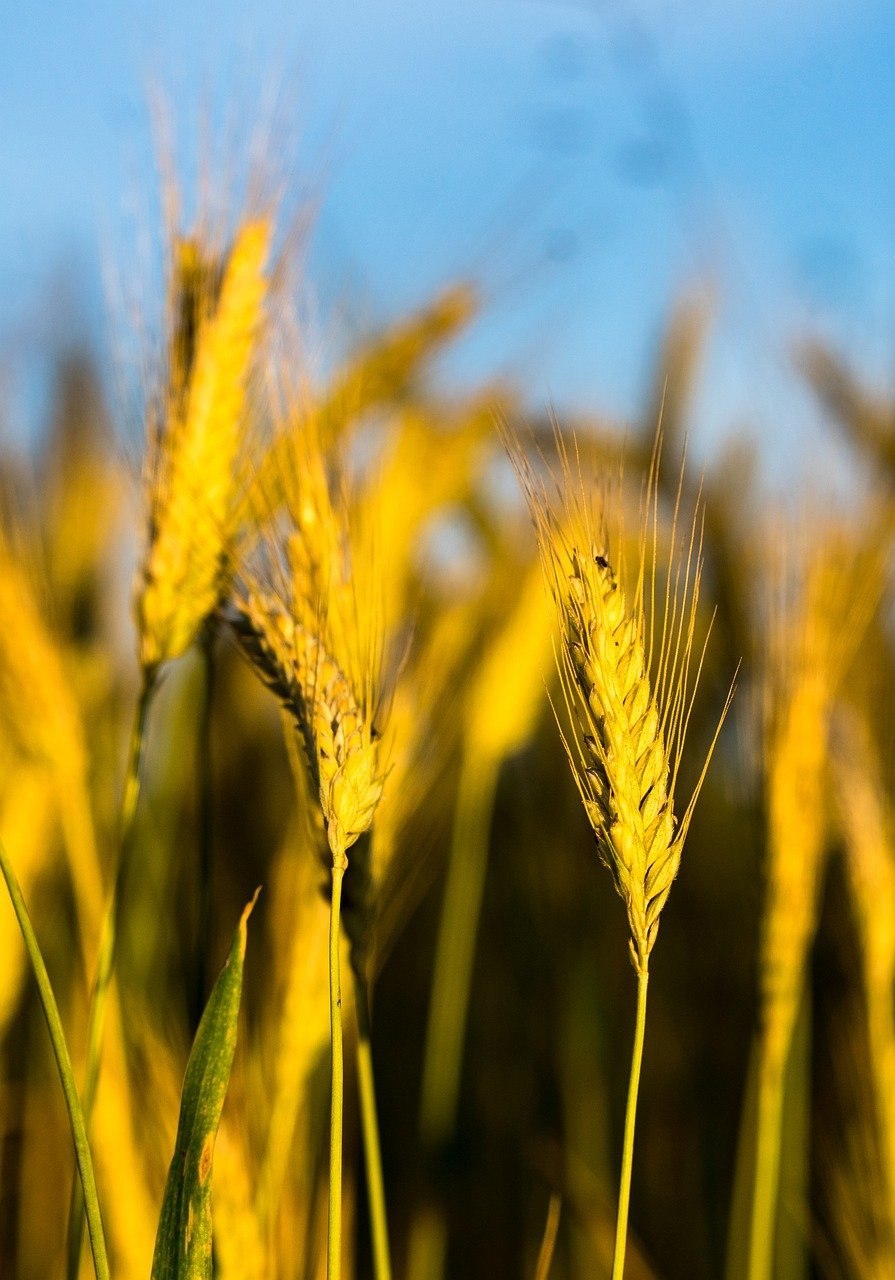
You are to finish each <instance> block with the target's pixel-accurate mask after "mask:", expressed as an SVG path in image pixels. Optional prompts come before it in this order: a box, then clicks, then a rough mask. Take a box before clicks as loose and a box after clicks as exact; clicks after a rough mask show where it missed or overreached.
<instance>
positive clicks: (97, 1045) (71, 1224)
mask: <svg viewBox="0 0 895 1280" xmlns="http://www.w3.org/2000/svg"><path fill="white" fill-rule="evenodd" d="M155 689H156V682H155V674H154V672H151V671H147V672H145V673H144V676H143V684H142V687H141V689H140V696H139V698H138V700H137V706H136V710H135V713H134V722H133V727H132V729H131V740H130V745H129V747H128V755H127V772H126V774H125V778H124V793H123V795H122V799H121V817H120V835H119V842H118V863H117V866H116V869H115V879H114V882H113V886H112V894H111V897H110V899H109V902H108V904H107V906H106V914H105V918H104V920H103V929H102V933H101V935H100V941H99V954H98V956H97V961H96V978H95V980H94V984H93V993H92V996H91V1000H90V1016H89V1019H88V1024H87V1065H86V1073H85V1078H84V1092H83V1108H84V1122H85V1124H86V1126H87V1128H88V1129H89V1128H90V1121H91V1118H92V1116H93V1107H94V1103H95V1102H96V1090H97V1085H98V1084H99V1070H100V1062H101V1059H102V1041H103V1029H104V1026H105V1019H106V1006H107V1004H108V998H109V990H110V988H111V984H112V975H113V973H114V971H115V960H116V950H117V939H118V916H119V911H120V907H121V896H122V889H123V886H124V880H125V876H126V874H127V871H128V866H129V863H130V852H131V847H132V844H133V835H134V821H135V818H136V815H137V805H138V802H139V799H140V766H141V763H142V760H143V745H144V741H145V737H146V723H147V718H148V715H149V708H150V704H151V702H152V698H153V694H154V693H155ZM83 1233H84V1214H83V1203H82V1199H81V1188H80V1184H79V1183H77V1182H75V1183H74V1185H73V1186H72V1195H71V1202H70V1205H69V1219H68V1262H67V1269H66V1275H67V1277H68V1280H77V1275H78V1269H79V1266H80V1260H81V1246H82V1243H83Z"/></svg>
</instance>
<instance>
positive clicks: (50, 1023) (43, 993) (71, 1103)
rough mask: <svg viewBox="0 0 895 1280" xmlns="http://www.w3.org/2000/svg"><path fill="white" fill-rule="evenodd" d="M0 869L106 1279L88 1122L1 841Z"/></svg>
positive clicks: (99, 1275)
mask: <svg viewBox="0 0 895 1280" xmlns="http://www.w3.org/2000/svg"><path fill="white" fill-rule="evenodd" d="M0 870H2V872H3V877H4V879H5V880H6V887H7V888H8V890H9V896H10V898H11V900H12V906H13V910H14V911H15V913H16V919H17V920H18V922H19V928H20V929H21V931H22V937H23V939H24V941H25V948H26V950H27V952H28V957H29V959H30V961H31V967H32V969H33V970H34V977H35V979H36V980H37V989H38V992H39V993H40V1002H41V1005H42V1006H43V1011H44V1017H45V1018H46V1022H47V1030H48V1031H49V1033H50V1040H51V1042H52V1045H53V1053H54V1055H55V1057H56V1065H57V1067H58V1068H59V1079H60V1081H61V1082H62V1092H63V1094H64V1095H65V1105H66V1108H67V1110H68V1119H69V1123H70V1125H71V1133H72V1139H73V1140H74V1144H75V1159H76V1160H77V1164H78V1173H79V1174H80V1178H81V1186H82V1188H83V1194H84V1206H85V1208H86V1211H87V1232H88V1235H89V1237H90V1249H91V1252H92V1253H93V1270H94V1272H95V1273H96V1280H109V1262H108V1258H107V1257H106V1241H105V1236H104V1234H103V1222H102V1216H101V1214H100V1210H99V1197H98V1196H97V1192H96V1178H95V1176H94V1172H93V1160H92V1158H91V1155H90V1145H89V1143H88V1141H87V1126H86V1124H85V1121H84V1113H83V1111H82V1110H81V1103H80V1100H79V1098H78V1088H77V1085H76V1084H75V1075H74V1071H73V1070H72V1065H71V1058H70V1057H69V1052H68V1046H67V1045H66V1043H65V1033H64V1031H63V1030H62V1019H61V1018H60V1017H59V1008H58V1006H57V1004H56V998H55V996H54V995H53V988H52V986H51V985H50V978H49V975H48V974H47V968H46V965H45V964H44V960H43V956H42V955H41V951H40V946H39V944H38V941H37V938H36V936H35V933H34V929H33V927H32V925H31V918H30V916H29V915H28V908H27V907H26V906H25V900H24V898H23V897H22V891H21V889H20V888H19V882H18V880H17V879H16V876H15V872H14V871H13V869H12V865H11V864H10V862H9V859H8V858H7V855H6V849H5V848H4V846H3V844H2V842H0Z"/></svg>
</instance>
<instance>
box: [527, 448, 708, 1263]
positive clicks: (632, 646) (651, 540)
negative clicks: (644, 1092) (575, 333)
mask: <svg viewBox="0 0 895 1280" xmlns="http://www.w3.org/2000/svg"><path fill="white" fill-rule="evenodd" d="M555 443H556V450H557V454H558V456H559V458H560V461H561V464H562V479H561V487H560V488H559V494H558V500H557V501H556V502H551V500H550V498H549V497H548V494H547V492H546V490H545V487H544V485H543V483H541V482H539V481H538V480H537V479H536V477H535V474H534V471H533V469H532V467H531V466H530V465H529V464H528V463H526V462H525V461H524V460H520V456H519V453H518V450H515V451H514V461H515V462H516V466H517V471H518V473H519V474H520V476H521V478H522V481H523V485H524V488H525V491H526V495H527V498H528V502H529V506H530V509H531V511H532V515H533V518H534V522H535V527H536V529H537V533H538V543H539V546H540V551H541V559H542V563H543V567H544V572H545V575H546V578H547V581H548V583H549V586H550V590H551V593H552V596H553V600H554V604H555V607H556V615H557V621H558V631H559V636H558V643H557V665H558V668H559V675H560V680H561V683H562V689H563V696H564V701H565V704H566V709H567V711H568V713H569V720H570V725H571V727H570V729H569V731H568V733H566V732H563V731H562V729H561V732H563V741H564V744H565V747H566V752H567V755H568V758H569V762H570V764H571V766H572V771H573V774H574V776H575V781H576V784H577V786H578V790H579V792H580V794H581V798H582V801H583V802H584V808H585V812H586V814H587V817H588V819H589V821H590V824H591V828H592V829H593V832H594V835H595V837H596V842H597V848H598V851H599V854H600V857H601V858H602V860H603V861H604V862H605V863H606V865H607V866H608V867H609V869H610V871H611V872H612V876H613V880H614V882H615V887H616V889H617V891H618V893H619V895H620V896H621V898H622V899H623V901H624V903H625V907H626V910H627V916H628V926H629V930H630V942H629V947H630V953H631V960H632V963H633V965H634V970H635V972H636V974H637V1013H636V1020H635V1032H634V1048H633V1053H632V1058H631V1074H630V1080H629V1086H628V1103H627V1109H626V1115H625V1133H624V1142H623V1150H622V1167H621V1177H620V1184H619V1204H618V1216H617V1221H616V1238H615V1253H614V1259H613V1266H612V1277H613V1280H621V1277H622V1275H623V1274H624V1263H625V1250H626V1242H627V1223H628V1205H629V1199H630V1186H631V1170H632V1163H633V1150H634V1126H635V1118H636V1108H637V1094H638V1090H639V1083H640V1068H641V1062H642V1056H643V1042H644V1033H645V1027H646V999H647V988H648V982H649V957H650V954H651V952H652V949H653V947H654V946H655V942H656V935H657V932H658V928H659V919H660V916H661V913H662V909H663V907H664V906H665V903H666V900H667V898H668V894H669V891H670V889H671V884H672V881H673V880H674V877H675V875H676V874H677V871H678V867H679V865H680V859H681V849H682V847H683V843H684V840H685V838H686V834H687V830H688V828H689V825H690V820H691V818H692V815H693V809H694V806H695V804H696V800H697V797H698V795H699V791H700V789H701V787H702V784H703V781H704V779H705V776H706V771H707V769H708V764H709V759H710V758H711V754H712V751H713V749H714V746H715V743H716V742H717V738H718V734H719V733H720V729H721V723H722V722H723V719H724V715H725V714H726V711H727V708H728V706H729V704H730V696H728V700H727V703H726V704H725V707H724V710H723V711H722V715H721V718H720V721H719V724H718V728H717V729H716V732H715V736H714V738H713V740H712V743H711V744H710V747H709V750H708V753H707V755H706V759H705V762H704V764H703V768H702V771H701V773H700V775H699V778H698V780H697V783H696V786H695V788H694V790H693V793H692V795H691V797H690V800H689V802H688V803H687V805H686V807H685V809H684V811H683V813H682V814H681V815H680V816H679V817H678V816H677V815H676V814H675V809H674V789H675V783H676V781H677V776H678V771H679V767H680V761H681V752H682V749H683V744H684V738H685V735H686V730H687V725H688V722H689V718H690V713H691V710H692V706H693V698H694V696H695V688H696V684H697V683H698V678H699V672H700V670H701V666H702V657H701V656H700V658H699V660H698V663H697V666H696V670H695V672H693V670H692V657H693V653H694V647H695V638H696V621H697V603H698V599H699V588H700V581H701V573H702V557H701V541H702V534H701V523H700V521H699V517H698V512H697V513H694V517H693V521H692V524H691V525H690V528H689V531H688V532H686V533H685V534H684V535H683V537H682V538H680V539H679V520H680V503H681V491H682V487H683V466H682V469H681V476H680V480H679V484H678V489H677V498H676V501H675V505H674V511H673V515H672V521H671V530H670V546H671V555H670V560H669V564H668V568H667V574H666V579H665V584H664V588H660V586H659V579H658V566H657V560H658V554H657V549H658V537H659V506H658V467H659V453H660V449H661V432H659V433H658V434H657V438H656V444H655V448H654V452H653V457H652V461H651V465H650V468H649V472H648V477H647V481H646V485H645V490H644V496H643V500H642V506H641V518H640V532H639V539H638V560H637V568H636V573H635V576H634V585H633V592H632V593H631V594H629V593H628V591H627V590H626V588H625V584H624V578H625V539H624V514H623V507H622V497H621V491H620V490H621V477H619V481H618V485H617V487H615V488H614V489H611V488H609V487H608V486H607V485H605V483H604V485H603V489H602V491H601V492H600V491H599V490H596V487H595V486H589V485H588V484H587V483H586V482H585V480H584V477H583V475H582V471H581V462H580V455H579V454H578V452H577V445H576V446H575V460H574V463H573V461H572V457H571V456H570V451H569V449H568V448H567V446H566V443H565V441H564V440H563V439H562V438H561V437H560V435H559V433H558V431H557V433H556V438H555ZM613 522H614V523H615V527H616V534H615V537H614V538H613V537H612V536H610V528H611V525H612V523H613ZM657 600H658V607H657ZM657 614H659V615H660V617H658V618H657ZM707 639H708V637H707V636H706V641H707ZM704 652H705V649H704V647H703V650H702V653H703V654H704Z"/></svg>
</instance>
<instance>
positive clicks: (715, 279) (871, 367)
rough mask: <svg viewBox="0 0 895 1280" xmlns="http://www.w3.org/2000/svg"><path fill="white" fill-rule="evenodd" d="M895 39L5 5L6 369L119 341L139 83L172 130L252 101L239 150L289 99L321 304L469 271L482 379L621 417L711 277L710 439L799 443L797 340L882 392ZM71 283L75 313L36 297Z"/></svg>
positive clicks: (600, 15) (800, 2)
mask: <svg viewBox="0 0 895 1280" xmlns="http://www.w3.org/2000/svg"><path fill="white" fill-rule="evenodd" d="M893 48H895V5H892V4H891V3H882V2H880V3H876V2H875V0H864V2H863V3H862V2H861V0H857V2H856V0H850V2H849V0H813V3H809V2H808V0H776V3H775V2H774V0H726V2H725V3H707V2H701V3H697V2H696V0H638V3H630V2H629V0H593V2H592V3H559V2H558V0H537V2H535V0H444V3H442V4H437V5H434V4H433V5H428V4H423V3H419V0H418V2H417V3H415V4H411V3H405V2H404V0H401V2H397V0H396V2H393V3H380V2H379V0H355V2H354V3H353V4H351V3H343V2H342V0H328V2H326V0H306V3H303V4H302V3H294V2H293V3H288V4H286V3H280V2H279V0H253V3H250V4H247V3H245V0H240V2H239V3H238V4H237V3H233V2H232V0H218V2H217V3H210V2H203V3H196V2H191V0H184V2H183V3H179V4H175V3H173V2H172V0H155V3H152V4H142V3H141V4H137V3H131V4H124V3H121V2H120V0H82V2H81V3H78V2H76V0H73V3H71V4H70V5H62V4H60V3H59V2H58V0H31V2H30V3H28V4H25V3H22V2H21V0H6V3H5V5H4V7H3V11H2V15H0V353H5V354H6V368H7V369H10V368H12V369H13V370H14V371H15V372H16V374H17V375H18V377H19V378H20V379H21V378H25V379H26V380H27V376H28V375H27V366H28V365H29V362H31V363H32V364H33V362H34V360H35V359H39V356H40V351H41V348H42V344H43V340H44V337H45V335H46V332H47V315H48V314H49V316H50V321H51V323H50V330H51V332H53V333H54V334H56V335H57V336H58V333H59V329H60V326H62V327H64V325H65V324H73V325H74V326H75V327H78V326H83V325H85V324H86V325H89V326H90V327H91V328H92V329H94V330H95V332H96V333H97V334H99V335H101V334H102V333H103V321H102V307H103V303H102V299H103V291H102V284H101V262H102V259H103V253H104V252H106V250H107V249H108V246H110V245H111V246H112V256H113V257H115V258H116V261H117V265H118V267H119V269H120V268H121V266H122V263H121V254H122V252H123V249H122V246H123V245H125V244H127V243H129V242H130V243H133V234H132V233H133V227H134V225H135V221H136V224H137V225H139V214H137V215H136V219H135V214H134V208H135V207H136V208H138V209H140V208H145V207H146V206H147V205H148V202H149V197H148V195H147V192H148V191H150V189H151V187H152V185H153V182H154V173H153V164H152V159H151V137H150V133H151V130H150V122H149V108H148V105H147V103H148V98H149V89H150V88H151V87H152V86H154V85H155V86H160V87H161V89H162V90H163V92H164V94H165V95H166V97H167V99H168V101H169V102H170V103H172V104H173V105H174V108H175V110H176V112H177V113H178V115H179V116H180V118H181V119H182V120H183V122H184V125H185V127H187V126H189V125H190V124H191V122H194V121H195V118H196V111H197V107H198V106H199V105H200V104H202V103H203V102H204V103H208V102H216V101H220V100H222V99H224V98H227V99H228V100H230V101H231V102H236V103H237V104H238V106H239V113H238V114H241V116H242V124H243V136H245V133H246V132H247V130H248V126H247V124H246V121H248V120H249V118H250V116H251V114H252V112H253V111H255V110H256V109H257V106H258V104H259V102H262V101H263V99H264V97H265V93H266V92H268V91H269V90H270V89H271V87H272V86H276V87H278V88H279V97H280V100H281V101H283V102H288V103H289V104H290V105H289V108H288V110H287V112H286V115H287V132H288V134H289V135H290V136H291V137H292V139H293V140H294V141H296V142H297V144H298V146H297V150H298V154H299V157H300V166H299V170H300V175H301V176H302V177H303V179H304V180H305V181H309V182H310V183H311V185H312V186H314V187H319V188H320V190H321V193H322V205H321V211H320V215H319V219H318V226H317V233H316V241H315V244H316V247H315V250H314V257H313V274H314V280H315V285H316V288H317V291H318V294H319V298H320V309H321V314H322V315H323V316H324V317H325V316H326V314H327V309H328V307H329V306H330V305H332V304H333V303H334V302H338V303H340V304H342V303H344V302H345V301H346V300H347V299H351V298H354V299H355V300H356V302H357V305H358V306H359V308H360V310H361V314H362V315H363V316H364V317H365V318H367V319H369V318H370V317H371V316H382V317H386V316H390V315H394V314H397V313H399V312H400V310H401V309H402V308H404V307H407V306H410V305H412V304H413V303H414V302H418V301H420V300H421V299H422V298H423V297H425V296H426V294H427V293H428V292H429V291H430V290H431V289H432V288H433V287H435V286H437V285H438V284H439V283H440V282H443V281H445V280H447V279H450V278H452V277H454V276H457V275H466V274H469V273H478V274H481V275H482V276H483V278H484V280H485V283H486V287H487V288H489V289H490V290H491V291H492V292H493V293H494V295H495V298H496V302H495V309H494V313H493V316H492V318H491V319H490V321H489V322H487V323H486V324H485V325H484V326H483V327H482V330H481V334H480V336H479V338H478V340H477V341H476V342H474V343H473V344H471V345H470V347H469V348H468V352H467V354H466V356H465V359H464V364H463V369H464V371H465V372H467V373H468V372H473V373H476V374H478V373H481V374H486V373H489V372H492V371H500V370H515V371H517V372H519V373H520V374H521V375H522V377H523V378H524V380H525V385H526V387H527V390H528V393H529V396H530V398H531V400H532V401H533V402H535V403H544V402H546V401H547V400H552V401H554V402H555V403H557V404H559V405H573V406H582V407H583V406H587V405H590V406H593V407H594V408H600V409H605V410H608V411H612V412H617V413H619V414H621V415H625V414H629V415H630V414H633V413H635V412H636V411H637V409H638V408H639V404H640V396H641V393H642V389H643V378H644V374H645V372H646V370H647V369H648V367H649V361H650V358H651V353H652V350H653V347H654V344H655V341H656V337H657V334H658V332H659V326H660V324H661V319H662V316H663V314H664V313H665V311H666V308H667V306H668V304H669V301H670V299H671V298H672V296H673V295H674V293H675V292H676V290H677V289H678V288H679V287H680V286H682V285H684V284H686V283H687V282H691V281H693V280H701V281H704V282H711V283H712V285H713V288H714V290H715V296H716V299H717V318H716V323H715V327H714V337H713V341H712V346H711V349H710V352H709V360H708V365H707V368H706V370H705V376H704V382H703V391H702V395H701V397H700V405H699V411H698V433H699V436H700V439H701V440H703V441H704V442H706V443H708V442H711V441H713V440H714V439H716V438H718V437H720V436H721V435H723V434H724V433H726V432H728V431H729V430H731V429H733V428H735V427H738V426H743V425H748V426H753V427H755V428H756V429H758V430H760V431H761V432H762V433H763V434H764V435H765V436H766V437H767V438H768V439H772V440H775V441H776V447H777V448H778V450H779V451H780V456H781V457H785V456H786V455H787V452H789V454H790V455H794V454H795V453H797V452H798V451H799V450H800V449H801V448H802V447H803V446H804V444H805V442H811V441H813V440H814V438H815V436H816V434H817V422H816V417H817V415H816V413H815V411H814V409H813V406H812V402H811V401H810V398H808V397H807V396H806V395H805V394H804V393H803V392H802V391H801V390H800V389H799V388H798V386H797V384H796V382H795V380H794V378H793V377H792V375H791V373H790V371H789V368H788V363H787V362H788V351H789V347H790V344H791V341H792V339H793V337H795V336H796V335H798V334H799V333H802V332H804V331H805V329H806V327H811V328H814V329H816V330H820V331H822V332H824V333H826V334H828V335H830V336H832V337H834V338H835V339H836V341H837V342H839V343H840V345H842V346H843V347H844V349H845V350H846V351H847V352H848V353H849V354H850V355H851V356H852V357H853V358H854V360H855V362H856V363H857V365H858V366H859V367H860V368H861V369H863V370H865V371H866V372H867V374H868V376H869V377H871V378H872V379H874V380H876V381H877V382H879V383H890V381H891V380H890V379H889V377H888V374H889V369H890V367H891V366H893V365H895V185H893V177H895V172H893V170H895V76H893V74H892V57H891V50H892V49H893ZM148 229H149V227H148V225H144V227H143V230H144V231H146V230H148ZM129 236H130V237H131V239H130V241H129V240H128V237H129ZM134 270H135V271H138V270H139V265H138V263H137V262H136V261H135V265H134ZM63 280H64V281H74V289H75V292H76V293H78V294H79V296H80V298H81V303H80V305H79V306H78V307H72V306H71V305H66V306H62V305H60V306H56V305H54V306H52V307H49V308H48V307H47V299H48V298H52V299H54V300H55V299H56V298H58V296H59V291H60V288H61V285H60V281H63ZM68 288H69V291H71V288H72V286H71V285H69V286H68ZM324 327H325V326H324ZM0 358H2V356H0ZM23 370H24V372H23ZM781 442H782V443H781Z"/></svg>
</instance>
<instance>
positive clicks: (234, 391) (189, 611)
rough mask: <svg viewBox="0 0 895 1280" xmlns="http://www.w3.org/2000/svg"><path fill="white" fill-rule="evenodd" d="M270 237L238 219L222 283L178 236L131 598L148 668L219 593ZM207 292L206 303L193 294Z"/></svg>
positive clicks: (185, 637) (182, 643)
mask: <svg viewBox="0 0 895 1280" xmlns="http://www.w3.org/2000/svg"><path fill="white" fill-rule="evenodd" d="M269 245H270V224H269V223H268V221H266V220H264V219H259V220H256V221H251V222H246V223H244V224H243V226H242V227H241V228H240V230H239V232H238V233H237V235H236V239H235V241H234V244H233V248H232V250H231V252H230V254H229V257H228V259H227V262H226V266H225V267H224V270H223V274H222V276H221V278H220V283H219V286H218V285H217V283H216V278H215V269H214V268H213V266H211V265H210V264H209V263H208V262H207V261H204V260H203V259H202V258H201V256H200V255H198V253H197V251H196V249H195V246H192V245H191V244H190V242H186V243H185V244H184V245H183V246H181V251H180V261H179V264H178V271H179V278H180V281H181V289H180V295H181V305H180V309H179V319H178V322H177V329H176V334H175V342H174V352H173V354H172V357H171V374H170V376H171V388H170V395H169V403H168V404H167V405H166V406H165V410H164V413H165V416H166V419H167V420H166V421H164V422H163V423H162V424H161V426H160V427H159V429H158V431H157V435H156V440H155V444H154V448H153V449H152V451H151V456H150V461H149V467H148V485H149V508H150V511H149V537H148V547H147V550H146V555H145V558H144V562H143V566H142V570H141V574H140V581H139V584H138V593H137V602H136V613H137V623H138V630H139V639H140V661H141V663H142V664H143V667H144V669H146V670H147V671H151V670H153V669H154V668H155V667H157V666H158V665H159V664H160V663H162V662H166V661H168V660H170V659H171V658H176V657H178V656H179V655H180V654H182V653H183V652H184V651H185V650H186V649H187V648H188V647H189V645H190V644H191V643H192V642H193V640H194V639H195V637H196V635H197V633H198V631H199V628H200V627H201V626H202V623H203V622H204V621H205V619H206V618H207V617H208V616H209V615H210V614H211V613H212V612H213V611H214V610H215V608H216V607H217V605H218V603H219V600H220V597H221V593H222V590H223V585H224V569H225V564H226V554H227V551H228V548H229V542H230V539H231V537H232V532H233V523H234V519H235V515H236V510H237V500H236V499H237V495H236V488H237V484H236V479H237V470H238V467H237V464H238V460H239V454H240V447H241V442H242V439H243V432H244V425H245V424H244V418H245V409H246V396H247V388H248V381H249V376H250V372H251V367H252V363H253V357H254V353H255V347H256V344H257V338H258V333H259V329H260V326H261V320H262V314H263V309H264V303H265V297H266V291H267V281H266V278H265V276H264V264H265V261H266V258H267V254H268V250H269ZM206 293H208V294H210V305H209V301H208V299H204V301H203V302H202V303H200V302H199V298H200V297H203V298H204V295H205V294H206Z"/></svg>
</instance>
